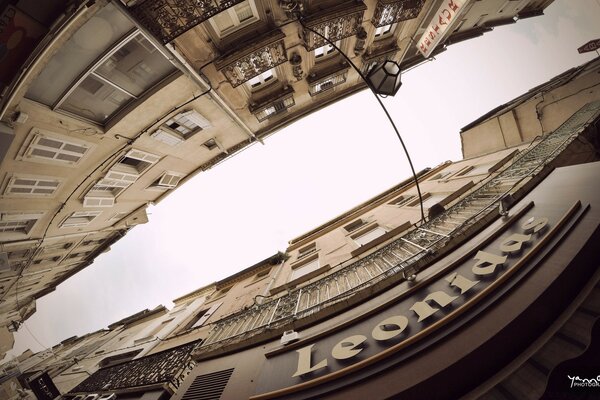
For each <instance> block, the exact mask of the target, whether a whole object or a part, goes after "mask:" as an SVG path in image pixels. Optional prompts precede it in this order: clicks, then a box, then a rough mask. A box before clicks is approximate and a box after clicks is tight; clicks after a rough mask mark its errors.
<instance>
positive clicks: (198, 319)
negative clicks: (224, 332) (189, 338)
mask: <svg viewBox="0 0 600 400" xmlns="http://www.w3.org/2000/svg"><path fill="white" fill-rule="evenodd" d="M221 304H223V303H216V304H215V305H213V306H212V307H211V308H209V309H207V310H202V311H199V312H198V314H196V316H195V317H194V319H192V320H191V321H190V323H189V324H188V325H187V326H186V329H194V328H198V327H201V326H202V325H204V324H205V323H206V321H208V319H209V318H210V316H211V315H213V314H214V312H215V311H217V309H218V308H219V307H220V306H221Z"/></svg>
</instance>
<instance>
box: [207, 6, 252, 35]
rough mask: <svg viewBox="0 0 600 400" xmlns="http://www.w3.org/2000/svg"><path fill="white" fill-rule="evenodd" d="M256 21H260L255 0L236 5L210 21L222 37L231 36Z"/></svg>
mask: <svg viewBox="0 0 600 400" xmlns="http://www.w3.org/2000/svg"><path fill="white" fill-rule="evenodd" d="M255 21H258V12H257V11H256V5H255V4H254V1H253V0H246V1H243V2H241V3H239V4H236V5H235V6H233V7H230V8H228V9H226V10H224V11H222V12H220V13H219V14H217V15H215V16H214V17H212V18H211V19H210V20H209V22H210V24H211V25H212V27H213V28H214V29H215V31H217V33H218V34H219V36H220V37H224V36H226V35H229V34H230V33H232V32H235V31H237V30H238V29H241V28H243V27H245V26H247V25H249V24H251V23H253V22H255Z"/></svg>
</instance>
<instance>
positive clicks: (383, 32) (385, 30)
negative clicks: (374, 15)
mask: <svg viewBox="0 0 600 400" xmlns="http://www.w3.org/2000/svg"><path fill="white" fill-rule="evenodd" d="M394 28H396V24H393V25H392V24H390V25H384V26H380V27H378V28H377V29H375V39H376V40H377V39H379V38H382V37H384V36H388V35H389V34H391V33H392V32H393V31H394Z"/></svg>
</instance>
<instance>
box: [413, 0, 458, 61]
mask: <svg viewBox="0 0 600 400" xmlns="http://www.w3.org/2000/svg"><path fill="white" fill-rule="evenodd" d="M465 2H466V0H444V2H443V3H442V5H441V6H440V8H439V9H438V10H437V13H435V14H434V15H433V19H432V20H431V23H430V24H429V26H428V27H427V29H426V30H425V33H423V36H421V39H419V41H418V42H417V48H418V49H419V51H420V52H421V54H423V57H425V58H427V57H429V55H430V54H431V52H432V51H433V50H434V49H435V48H436V46H437V45H438V44H439V43H440V40H442V37H443V36H444V33H446V31H447V30H448V28H449V27H450V26H451V25H452V24H453V23H454V21H455V20H456V18H457V16H458V14H459V13H460V12H461V11H462V9H463V6H464V4H465Z"/></svg>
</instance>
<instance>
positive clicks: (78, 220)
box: [60, 211, 102, 228]
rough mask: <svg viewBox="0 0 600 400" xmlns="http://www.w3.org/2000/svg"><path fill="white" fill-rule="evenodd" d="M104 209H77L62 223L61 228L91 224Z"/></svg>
mask: <svg viewBox="0 0 600 400" xmlns="http://www.w3.org/2000/svg"><path fill="white" fill-rule="evenodd" d="M101 213H102V211H76V212H74V213H72V214H71V215H70V216H68V217H67V218H66V219H65V220H64V221H63V222H62V224H61V225H60V227H61V228H68V227H74V226H86V225H89V224H90V222H92V221H93V220H94V219H95V218H96V217H97V216H98V215H100V214H101Z"/></svg>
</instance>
